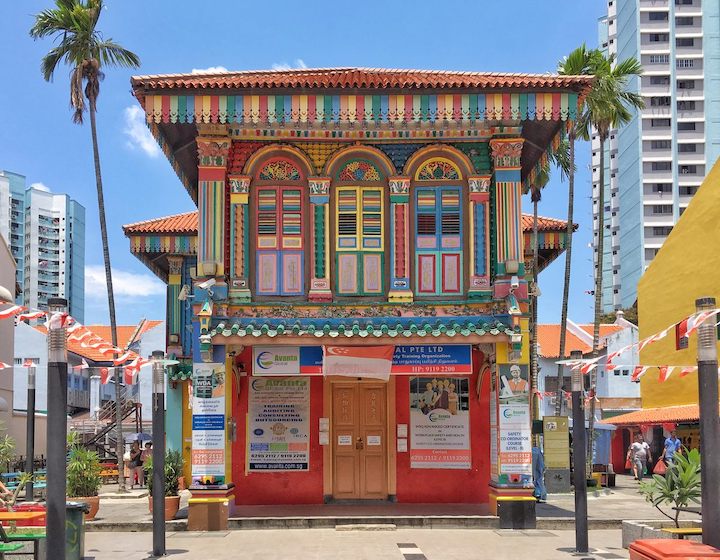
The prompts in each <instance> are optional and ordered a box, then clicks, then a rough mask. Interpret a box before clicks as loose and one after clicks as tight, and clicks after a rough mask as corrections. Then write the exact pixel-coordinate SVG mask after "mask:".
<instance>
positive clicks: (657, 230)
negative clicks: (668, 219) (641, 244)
mask: <svg viewBox="0 0 720 560" xmlns="http://www.w3.org/2000/svg"><path fill="white" fill-rule="evenodd" d="M671 231H672V226H660V227H658V226H655V227H654V228H653V235H654V236H656V237H667V236H668V235H670V232H671Z"/></svg>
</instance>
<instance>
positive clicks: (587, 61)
mask: <svg viewBox="0 0 720 560" xmlns="http://www.w3.org/2000/svg"><path fill="white" fill-rule="evenodd" d="M596 56H598V51H596V50H588V48H587V47H586V46H585V44H584V43H583V44H582V45H581V46H580V47H578V48H577V49H575V50H574V51H572V52H571V53H570V54H569V55H568V56H566V57H565V58H564V59H563V60H561V61H560V63H559V64H558V74H563V75H568V76H584V75H589V74H591V73H592V72H591V68H592V66H593V65H592V59H593V58H594V57H596ZM581 115H582V113H581ZM578 120H579V119H578ZM576 125H577V121H576V123H570V127H569V130H568V140H567V159H568V162H567V167H566V168H567V177H568V217H567V230H566V231H565V278H564V282H563V297H562V306H561V310H560V351H559V352H558V358H559V359H561V360H563V359H565V358H566V357H567V356H566V338H567V337H566V334H567V333H566V331H567V316H568V301H569V298H570V266H571V263H572V236H573V231H574V224H573V214H574V207H575V139H576V137H577V135H578V130H577V126H576ZM563 369H564V367H563V366H562V365H561V364H558V368H557V392H556V397H555V415H556V416H560V414H562V402H563V401H562V397H563V393H562V385H563Z"/></svg>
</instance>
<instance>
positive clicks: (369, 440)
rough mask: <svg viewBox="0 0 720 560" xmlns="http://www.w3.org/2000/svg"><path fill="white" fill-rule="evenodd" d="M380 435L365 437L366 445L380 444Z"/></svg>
mask: <svg viewBox="0 0 720 560" xmlns="http://www.w3.org/2000/svg"><path fill="white" fill-rule="evenodd" d="M380 442H381V440H380V436H368V437H367V444H368V447H369V446H371V445H381V443H380Z"/></svg>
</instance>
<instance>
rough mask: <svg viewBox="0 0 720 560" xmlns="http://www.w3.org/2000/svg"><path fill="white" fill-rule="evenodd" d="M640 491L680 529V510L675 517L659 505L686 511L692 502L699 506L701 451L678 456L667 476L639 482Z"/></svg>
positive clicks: (676, 455)
mask: <svg viewBox="0 0 720 560" xmlns="http://www.w3.org/2000/svg"><path fill="white" fill-rule="evenodd" d="M686 451H687V450H686ZM639 492H640V494H642V495H643V496H644V497H645V500H647V501H648V502H650V503H651V504H652V505H653V506H655V507H656V508H657V510H658V511H659V512H660V513H662V514H663V515H664V516H665V517H667V518H668V519H670V520H671V521H673V522H674V523H675V527H678V528H679V527H680V521H679V517H680V511H679V510H678V509H675V510H674V511H675V514H674V515H671V514H669V513H667V512H665V511H663V509H662V508H661V507H660V506H661V505H672V507H674V508H686V507H688V506H689V505H690V503H695V504H699V503H700V497H701V487H700V452H699V451H698V450H697V449H693V450H691V451H688V452H687V456H685V455H683V454H682V453H675V455H674V456H673V462H672V463H671V464H670V465H668V469H667V471H666V473H665V476H661V475H659V474H654V475H653V477H652V479H651V480H649V481H647V482H641V483H640V490H639Z"/></svg>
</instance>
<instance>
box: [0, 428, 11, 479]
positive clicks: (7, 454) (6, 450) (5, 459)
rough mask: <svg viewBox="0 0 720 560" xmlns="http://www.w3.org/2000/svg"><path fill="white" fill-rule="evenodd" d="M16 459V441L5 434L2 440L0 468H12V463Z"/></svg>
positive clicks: (0, 441) (0, 443)
mask: <svg viewBox="0 0 720 560" xmlns="http://www.w3.org/2000/svg"><path fill="white" fill-rule="evenodd" d="M14 459H15V439H14V438H13V437H12V436H9V435H7V434H5V435H4V436H2V437H1V438H0V468H2V469H8V470H9V468H10V463H11V462H12V461H13V460H14Z"/></svg>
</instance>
